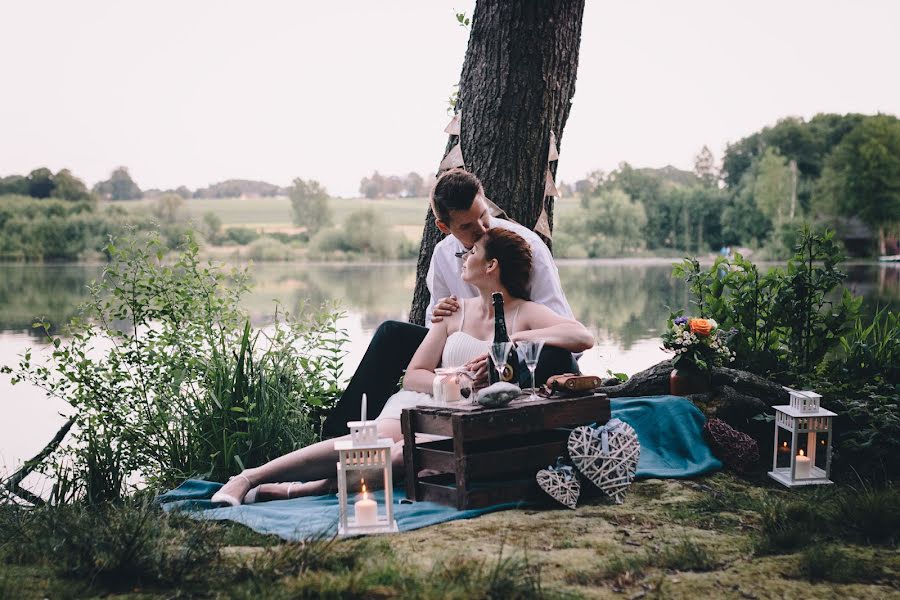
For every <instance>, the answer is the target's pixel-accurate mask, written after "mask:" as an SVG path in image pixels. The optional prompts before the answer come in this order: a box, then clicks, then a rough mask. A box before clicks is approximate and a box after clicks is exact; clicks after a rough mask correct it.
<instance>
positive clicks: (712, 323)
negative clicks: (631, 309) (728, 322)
mask: <svg viewBox="0 0 900 600" xmlns="http://www.w3.org/2000/svg"><path fill="white" fill-rule="evenodd" d="M707 321H709V324H710V325H712V326H713V327H718V326H719V324H718V323H716V320H715V319H707Z"/></svg>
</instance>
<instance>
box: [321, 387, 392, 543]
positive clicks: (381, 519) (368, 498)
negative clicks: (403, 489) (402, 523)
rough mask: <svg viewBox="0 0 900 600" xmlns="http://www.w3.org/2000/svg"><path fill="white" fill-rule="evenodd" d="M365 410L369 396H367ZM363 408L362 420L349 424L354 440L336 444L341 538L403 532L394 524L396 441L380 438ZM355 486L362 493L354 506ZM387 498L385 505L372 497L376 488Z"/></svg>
mask: <svg viewBox="0 0 900 600" xmlns="http://www.w3.org/2000/svg"><path fill="white" fill-rule="evenodd" d="M363 407H365V396H363ZM365 411H366V409H365V408H363V414H362V420H361V421H351V422H349V423H347V425H348V427H350V439H349V440H347V439H345V440H339V441H336V442H335V443H334V449H335V450H337V453H338V463H337V477H338V501H339V503H340V516H339V519H338V535H340V536H348V535H365V534H372V533H393V532H395V531H399V529H398V528H397V521H396V520H394V482H393V472H392V465H391V448H392V447H393V445H394V441H393V440H392V439H390V438H382V439H379V438H378V427H377V425H376V423H375V421H368V420H366V412H365ZM348 477H350V481H351V483H355V482H356V480H357V479H359V481H360V484H361V489H360V491H359V494H358V496H356V497H355V498H354V499H353V504H352V507H351V506H350V490H349V486H348V482H347V479H348ZM376 483H377V484H378V485H375V484H376ZM382 486H383V489H384V497H383V499H382V500H381V502H379V501H378V499H377V498H376V497H375V495H374V494H373V493H372V491H371V490H372V488H373V487H382Z"/></svg>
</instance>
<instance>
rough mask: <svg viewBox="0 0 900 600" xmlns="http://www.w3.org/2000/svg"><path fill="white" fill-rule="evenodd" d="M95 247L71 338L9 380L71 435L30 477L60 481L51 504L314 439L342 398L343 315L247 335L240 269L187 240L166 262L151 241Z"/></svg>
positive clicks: (227, 466)
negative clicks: (97, 261)
mask: <svg viewBox="0 0 900 600" xmlns="http://www.w3.org/2000/svg"><path fill="white" fill-rule="evenodd" d="M107 250H108V252H109V254H110V256H111V257H112V262H111V264H110V266H109V267H108V268H107V269H106V270H105V272H104V276H103V278H102V279H101V280H100V281H99V282H97V283H95V284H94V285H93V286H92V287H91V300H90V301H89V302H88V303H87V305H86V306H85V307H84V311H83V316H82V317H81V318H76V319H73V320H72V322H71V323H70V324H69V331H68V335H69V339H68V340H67V341H63V340H62V339H60V338H55V339H52V342H53V353H52V357H51V361H50V365H49V366H46V367H44V366H37V365H33V364H32V363H31V353H30V351H28V352H26V353H25V355H24V356H23V358H22V360H21V362H20V364H19V365H18V368H17V369H16V373H15V376H14V377H13V380H12V381H13V383H16V382H18V381H22V380H27V381H30V382H32V383H33V384H36V385H38V386H40V387H42V388H44V389H45V390H47V392H48V394H51V395H54V396H57V397H59V398H61V399H62V400H64V401H65V402H67V403H69V404H70V405H71V406H72V407H73V408H74V409H75V417H74V418H75V427H74V428H73V433H71V434H70V436H71V438H72V439H71V440H70V442H69V443H67V444H66V446H65V448H62V449H59V450H57V452H56V453H55V454H54V455H52V456H51V457H50V458H49V459H48V461H46V462H45V464H44V465H43V467H42V468H43V470H44V471H45V472H47V473H48V474H49V475H51V476H53V477H54V478H55V479H57V480H58V481H60V482H62V484H61V487H60V489H61V490H63V491H64V493H60V494H58V495H59V498H58V500H59V501H62V502H68V501H72V500H77V499H81V500H84V501H86V502H88V503H102V502H107V501H117V500H120V499H121V498H123V497H124V496H126V495H127V493H128V489H127V488H128V486H129V482H130V481H133V480H134V478H135V476H136V475H138V474H140V475H141V476H142V477H143V478H144V480H145V481H146V482H149V483H150V484H158V485H160V486H166V485H171V484H173V483H177V482H179V481H180V480H182V479H184V478H186V477H191V476H202V477H207V478H212V479H216V480H224V479H225V478H226V477H227V476H228V475H230V474H234V473H237V472H240V470H241V469H242V468H243V467H244V466H245V465H247V466H251V465H257V464H260V463H262V462H265V461H267V460H270V459H272V458H274V457H276V456H280V455H282V454H285V453H286V452H289V451H291V450H294V449H296V448H298V447H300V446H303V445H306V444H308V443H310V442H312V441H314V440H315V439H316V438H317V434H318V431H319V428H320V415H321V411H323V410H325V409H327V408H328V407H330V406H331V405H332V403H333V402H334V401H335V400H336V399H337V396H338V395H339V393H340V388H339V381H340V377H341V364H342V360H343V355H344V352H343V344H344V343H345V342H346V337H345V334H344V332H343V331H342V330H341V329H339V328H338V327H337V321H338V319H339V317H340V315H341V313H339V312H337V311H336V310H334V309H333V308H330V307H324V308H323V309H321V310H310V309H308V308H307V307H303V308H301V311H300V313H299V314H298V315H296V316H294V315H289V314H287V313H285V314H283V315H278V314H277V313H276V319H275V325H274V327H272V328H270V329H269V331H271V333H263V332H261V331H258V332H254V331H253V330H252V329H251V327H250V325H249V323H248V322H247V317H246V315H245V314H244V313H243V312H242V311H241V310H240V309H239V308H238V307H239V304H240V299H241V297H242V295H243V294H244V293H245V292H246V291H247V290H248V283H247V277H246V273H245V272H240V271H236V270H234V271H232V272H231V273H229V274H226V273H224V272H222V271H221V270H220V269H219V268H218V267H216V266H212V265H210V266H201V265H200V263H199V260H198V258H197V252H198V248H197V246H196V244H194V243H193V242H192V241H190V240H189V241H188V242H187V244H186V246H185V247H184V249H183V250H182V252H181V253H180V254H179V255H178V256H177V257H176V259H175V261H174V263H166V262H163V260H162V258H163V256H164V255H165V247H164V246H163V245H162V242H161V241H160V240H159V239H158V238H151V239H150V240H149V241H148V242H146V243H143V242H138V241H131V242H129V244H128V245H126V246H125V247H124V248H117V247H115V246H114V245H112V244H110V246H109V247H108V249H107ZM151 252H155V253H154V254H151ZM37 326H38V327H40V328H41V329H43V330H44V332H45V333H46V334H47V335H48V337H50V324H49V323H39V324H37ZM96 348H108V350H106V351H105V352H99V351H97V350H95V349H96ZM4 370H5V371H6V372H11V371H12V369H10V368H9V367H4ZM61 465H68V466H66V467H62V466H61Z"/></svg>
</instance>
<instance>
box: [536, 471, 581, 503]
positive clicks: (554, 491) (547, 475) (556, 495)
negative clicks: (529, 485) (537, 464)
mask: <svg viewBox="0 0 900 600" xmlns="http://www.w3.org/2000/svg"><path fill="white" fill-rule="evenodd" d="M570 468H571V467H570ZM535 479H537V482H538V485H539V486H541V489H542V490H544V491H545V492H547V495H548V496H550V497H551V498H553V499H554V500H556V501H557V502H559V503H560V504H564V505H566V506H568V507H569V508H571V509H574V508H575V504H576V503H577V502H578V496H580V495H581V482H580V481H578V477H577V476H576V475H575V473H574V472H573V471H569V472H568V473H567V472H566V471H559V470H552V469H541V470H540V471H538V472H537V475H535Z"/></svg>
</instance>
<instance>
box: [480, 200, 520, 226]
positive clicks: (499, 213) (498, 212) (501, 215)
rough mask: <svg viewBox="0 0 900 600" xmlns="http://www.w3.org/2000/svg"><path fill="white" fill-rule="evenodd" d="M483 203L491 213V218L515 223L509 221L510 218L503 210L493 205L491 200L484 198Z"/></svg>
mask: <svg viewBox="0 0 900 600" xmlns="http://www.w3.org/2000/svg"><path fill="white" fill-rule="evenodd" d="M484 201H485V202H486V203H487V205H488V212H489V213H491V216H492V217H497V218H498V219H504V220H506V221H512V222H513V223H515V220H514V219H511V218H510V216H509V215H508V214H506V211H505V210H503V209H502V208H500V207H499V206H497V205H496V204H494V201H493V200H491V199H490V198H488V197H487V196H485V197H484Z"/></svg>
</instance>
